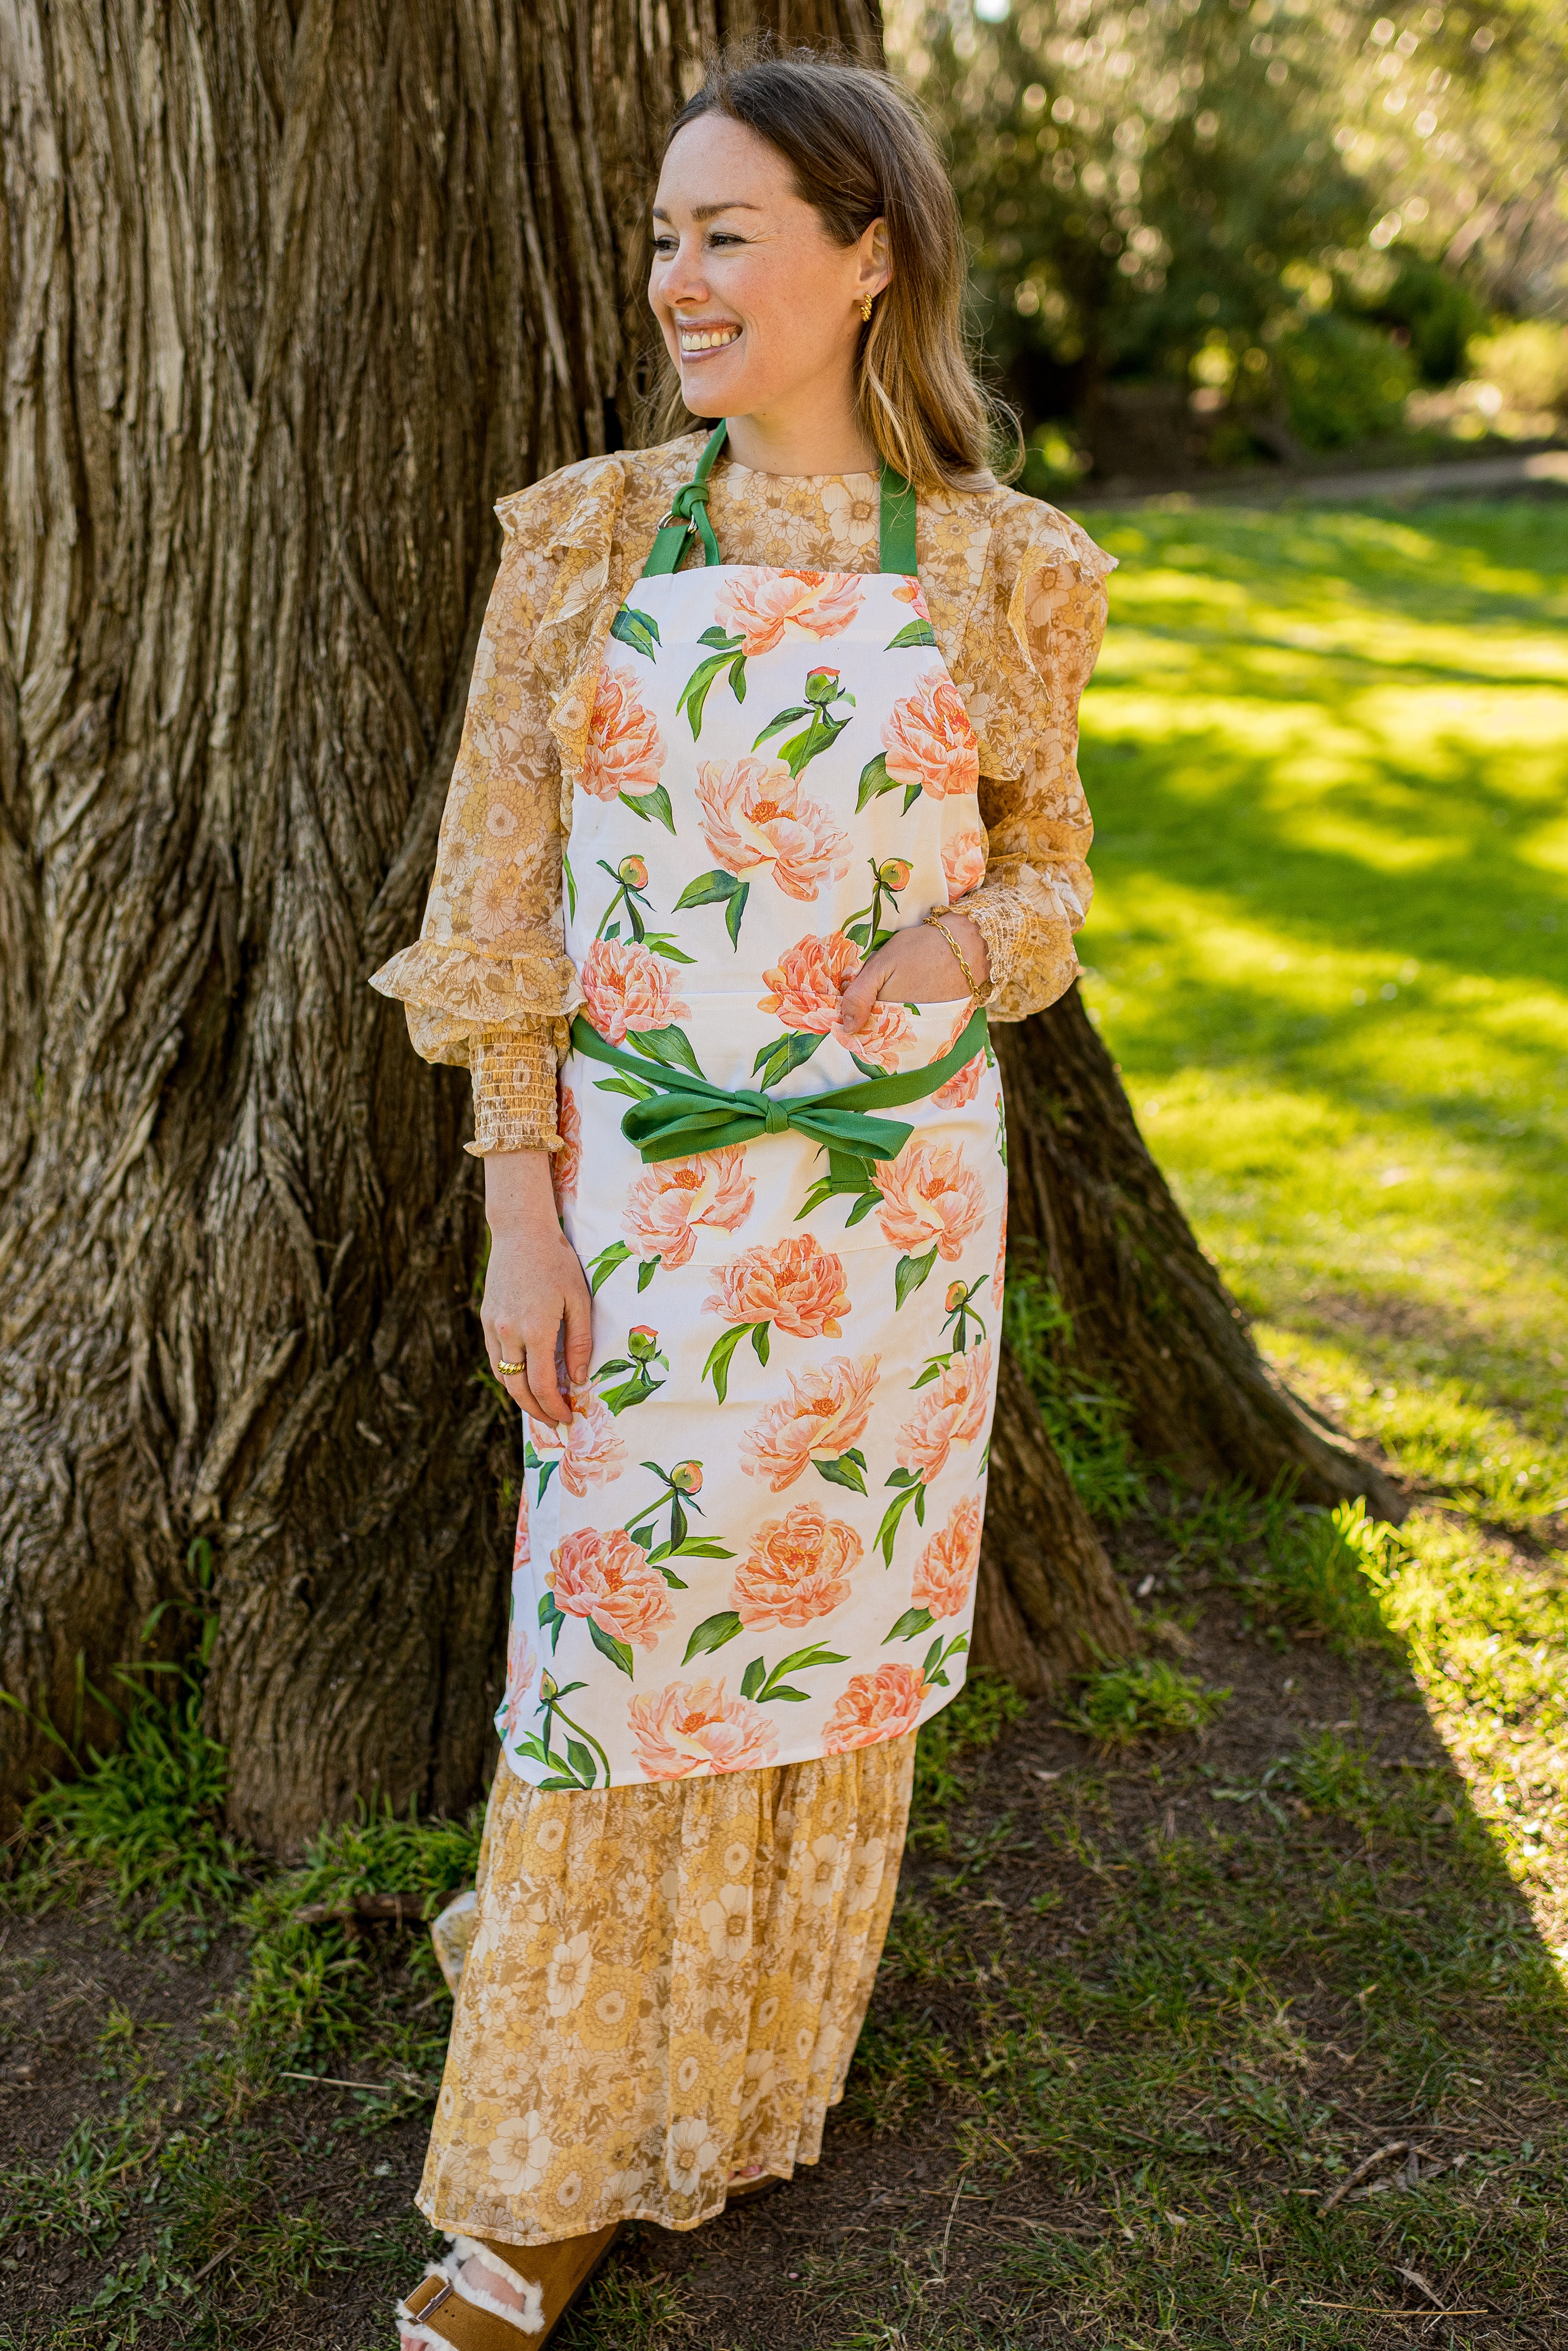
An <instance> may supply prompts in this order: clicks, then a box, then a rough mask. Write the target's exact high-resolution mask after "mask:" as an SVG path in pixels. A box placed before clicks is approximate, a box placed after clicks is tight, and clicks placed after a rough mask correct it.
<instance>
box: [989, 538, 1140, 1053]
mask: <svg viewBox="0 0 1568 2351" xmlns="http://www.w3.org/2000/svg"><path fill="white" fill-rule="evenodd" d="M1114 566H1115V559H1114V558H1113V556H1109V555H1107V554H1105V552H1104V551H1103V549H1101V548H1098V547H1096V546H1095V544H1094V542H1093V540H1092V538H1090V537H1089V536H1088V534H1087V532H1086V531H1083V530H1082V529H1080V528H1079V526H1078V525H1077V524H1076V523H1074V522H1072V521H1070V520H1069V518H1068V517H1067V516H1065V515H1061V514H1058V513H1057V512H1056V510H1055V509H1054V507H1048V506H1045V505H1042V504H1041V503H1040V501H1039V500H1038V499H1034V498H1028V497H1023V496H1019V495H1017V494H1016V493H1015V494H1012V495H1006V494H1004V495H1003V496H1001V497H999V498H998V508H997V512H996V515H995V518H994V520H993V525H992V529H991V535H990V543H989V546H988V550H987V557H986V566H985V572H984V575H983V578H982V580H981V583H980V587H979V590H978V593H977V596H976V598H975V600H974V602H973V604H972V605H971V606H970V608H969V612H968V619H967V628H966V630H965V636H964V644H963V649H962V652H961V653H960V655H959V658H958V662H957V664H956V682H957V684H958V685H959V688H960V691H961V692H962V693H963V695H964V700H965V705H966V707H967V710H968V713H969V716H970V719H971V721H972V723H973V725H974V726H975V730H976V732H977V735H978V737H979V738H980V815H981V819H982V821H983V822H984V824H985V826H986V831H987V835H988V849H987V857H986V878H985V881H984V882H983V883H981V885H980V887H979V888H978V889H977V890H976V891H974V892H972V893H970V895H969V896H968V897H967V898H966V899H965V900H964V901H963V902H962V903H963V910H964V912H965V914H967V915H968V916H969V917H970V918H971V920H972V921H973V922H974V923H975V925H976V926H977V929H978V930H979V932H980V934H981V935H982V936H983V938H984V939H985V942H986V948H987V953H988V956H989V959H990V969H991V988H990V997H989V1005H990V1009H991V1013H992V1016H993V1018H995V1019H1002V1020H1022V1019H1025V1018H1026V1017H1027V1016H1028V1015H1029V1014H1030V1013H1031V1012H1038V1011H1040V1010H1041V1009H1043V1008H1044V1007H1045V1006H1046V1005H1048V1004H1054V1002H1055V1001H1056V999H1057V998H1058V997H1059V996H1061V995H1062V994H1063V993H1064V992H1065V991H1066V989H1067V988H1069V987H1071V984H1072V982H1073V980H1074V978H1075V977H1077V973H1078V968H1079V966H1078V957H1077V955H1076V953H1075V952H1074V948H1073V934H1074V933H1075V932H1076V931H1077V930H1078V929H1079V927H1080V925H1082V921H1083V918H1084V916H1085V914H1087V913H1088V911H1089V901H1090V898H1091V896H1092V892H1093V882H1092V877H1091V875H1090V872H1089V866H1088V863H1087V859H1088V854H1089V844H1090V841H1091V839H1092V833H1093V826H1092V823H1091V820H1090V816H1089V807H1088V803H1087V801H1086V800H1085V799H1084V797H1083V788H1082V784H1081V783H1080V781H1079V778H1078V705H1079V701H1080V698H1081V696H1082V693H1083V689H1084V687H1085V686H1086V685H1087V684H1088V683H1089V678H1090V674H1091V672H1092V669H1093V667H1094V663H1095V659H1096V656H1097V655H1098V653H1099V651H1100V641H1101V639H1102V637H1103V634H1104V632H1105V614H1106V596H1105V579H1106V575H1107V574H1108V573H1109V572H1110V571H1112V570H1113V569H1114Z"/></svg>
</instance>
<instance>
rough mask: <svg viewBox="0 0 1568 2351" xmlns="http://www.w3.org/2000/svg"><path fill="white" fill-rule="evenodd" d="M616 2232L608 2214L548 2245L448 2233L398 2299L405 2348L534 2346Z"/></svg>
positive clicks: (517, 2349) (454, 2350)
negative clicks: (588, 2229) (603, 2225)
mask: <svg viewBox="0 0 1568 2351" xmlns="http://www.w3.org/2000/svg"><path fill="white" fill-rule="evenodd" d="M620 2233H621V2231H620V2227H619V2224H618V2223H614V2222H612V2224H611V2226H610V2227H609V2228H607V2229H598V2230H595V2231H594V2232H593V2234H592V2235H591V2236H589V2237H567V2238H564V2239H563V2240H562V2241H560V2242H559V2243H558V2244H553V2245H503V2244H500V2243H498V2242H497V2241H496V2240H495V2239H493V2238H489V2239H486V2238H483V2237H463V2236H458V2237H453V2238H450V2239H449V2240H448V2242H449V2244H450V2247H451V2250H450V2252H448V2253H447V2254H446V2257H445V2259H444V2260H443V2261H440V2262H431V2263H429V2265H428V2266H427V2268H426V2270H425V2273H424V2276H423V2278H422V2279H421V2281H420V2283H419V2284H418V2285H416V2286H415V2287H414V2289H413V2293H412V2294H409V2296H408V2297H407V2299H406V2301H403V2302H400V2303H399V2304H398V2305H397V2310H396V2317H397V2320H398V2323H399V2326H400V2328H401V2329H402V2335H401V2340H402V2346H403V2351H536V2346H540V2345H543V2344H544V2343H546V2342H548V2340H549V2336H550V2335H552V2334H553V2333H554V2332H555V2328H556V2324H557V2322H558V2320H559V2319H560V2318H562V2317H564V2315H565V2314H566V2312H567V2311H568V2310H569V2309H570V2306H571V2304H572V2303H573V2302H574V2301H575V2300H576V2298H577V2296H578V2294H580V2292H581V2290H582V2288H583V2287H584V2286H585V2285H586V2284H587V2283H588V2281H589V2279H590V2278H591V2276H592V2274H593V2273H594V2271H595V2270H596V2269H597V2268H598V2267H599V2264H600V2262H601V2261H602V2260H603V2258H604V2256H605V2254H606V2253H607V2252H609V2251H610V2248H611V2246H612V2244H613V2243H614V2241H615V2240H616V2238H617V2237H618V2236H619V2235H620ZM530 2272H531V2273H532V2274H531V2275H530V2274H529V2273H530Z"/></svg>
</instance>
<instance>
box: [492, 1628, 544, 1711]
mask: <svg viewBox="0 0 1568 2351" xmlns="http://www.w3.org/2000/svg"><path fill="white" fill-rule="evenodd" d="M538 1673H539V1661H538V1656H537V1655H536V1654H535V1650H534V1645H533V1643H532V1642H531V1641H530V1640H529V1638H528V1626H527V1625H525V1624H524V1623H523V1622H522V1619H521V1618H520V1617H519V1616H517V1614H515V1613H514V1614H513V1617H512V1629H511V1632H510V1634H509V1635H508V1636H507V1695H506V1697H505V1698H504V1699H503V1700H502V1703H501V1710H500V1712H499V1714H498V1715H497V1717H496V1728H497V1730H498V1731H499V1732H500V1734H501V1736H502V1738H503V1739H510V1738H512V1737H513V1736H514V1734H515V1733H516V1732H517V1730H518V1729H521V1727H522V1719H523V1707H524V1704H525V1703H526V1701H527V1700H528V1698H531V1697H532V1696H533V1689H534V1684H535V1682H536V1681H537V1680H538Z"/></svg>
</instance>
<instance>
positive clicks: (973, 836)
mask: <svg viewBox="0 0 1568 2351" xmlns="http://www.w3.org/2000/svg"><path fill="white" fill-rule="evenodd" d="M942 871H943V873H944V874H945V875H946V882H947V903H948V904H949V905H952V904H954V902H955V900H956V899H959V898H967V896H968V894H969V892H970V891H971V890H977V889H978V888H979V886H980V884H981V883H982V882H983V881H984V880H985V878H986V838H985V835H984V833H980V832H977V831H975V829H974V827H973V826H972V825H971V826H970V827H969V828H968V830H967V831H964V832H956V833H955V834H954V835H953V838H952V840H951V841H944V842H943V843H942Z"/></svg>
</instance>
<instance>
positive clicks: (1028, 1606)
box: [970, 1346, 1137, 1698]
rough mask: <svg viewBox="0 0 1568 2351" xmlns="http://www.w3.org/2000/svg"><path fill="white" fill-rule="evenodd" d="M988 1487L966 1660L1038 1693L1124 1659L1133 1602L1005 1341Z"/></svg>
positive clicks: (1132, 1630)
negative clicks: (1100, 1664)
mask: <svg viewBox="0 0 1568 2351" xmlns="http://www.w3.org/2000/svg"><path fill="white" fill-rule="evenodd" d="M988 1494H989V1499H988V1507H987V1510H986V1532H985V1540H984V1542H983V1544H982V1546H981V1552H980V1579H979V1583H978V1586H977V1591H976V1594H975V1630H974V1635H973V1638H972V1641H971V1644H970V1654H971V1657H972V1660H973V1662H974V1663H975V1664H976V1665H977V1666H988V1667H990V1669H991V1671H992V1672H993V1673H998V1674H1005V1675H1006V1677H1007V1678H1008V1679H1009V1681H1010V1682H1012V1683H1013V1684H1014V1685H1015V1687H1017V1688H1019V1689H1020V1690H1021V1691H1022V1692H1023V1694H1024V1696H1025V1697H1026V1698H1037V1697H1039V1696H1040V1693H1041V1692H1042V1691H1045V1690H1049V1689H1054V1688H1056V1687H1058V1685H1059V1684H1061V1682H1063V1681H1065V1680H1067V1679H1068V1678H1069V1677H1070V1676H1071V1675H1073V1674H1076V1673H1082V1672H1083V1671H1084V1670H1085V1668H1086V1667H1092V1666H1093V1665H1094V1664H1095V1663H1096V1662H1097V1661H1098V1660H1100V1659H1103V1658H1108V1657H1124V1656H1126V1655H1127V1654H1128V1652H1129V1650H1131V1649H1133V1648H1134V1647H1135V1646H1136V1645H1137V1628H1136V1625H1135V1624H1134V1617H1133V1610H1132V1604H1131V1603H1130V1601H1129V1600H1128V1598H1127V1594H1126V1593H1125V1591H1124V1588H1123V1586H1122V1585H1121V1584H1120V1583H1118V1582H1117V1580H1116V1577H1115V1576H1114V1574H1113V1573H1112V1569H1111V1562H1110V1561H1109V1560H1108V1559H1107V1558H1106V1556H1105V1552H1104V1547H1103V1544H1102V1543H1101V1541H1100V1538H1099V1536H1098V1535H1097V1534H1096V1533H1095V1531H1094V1529H1093V1526H1092V1523H1091V1521H1090V1518H1089V1513H1088V1511H1087V1510H1085V1509H1084V1507H1083V1505H1082V1502H1081V1501H1080V1500H1079V1499H1078V1496H1077V1495H1076V1493H1075V1492H1074V1491H1073V1489H1072V1482H1071V1479H1070V1478H1069V1477H1068V1475H1067V1472H1066V1470H1065V1469H1064V1468H1062V1466H1061V1457H1060V1456H1059V1454H1058V1453H1057V1450H1056V1447H1055V1446H1054V1445H1052V1443H1051V1439H1050V1437H1048V1436H1047V1435H1046V1433H1045V1427H1044V1425H1043V1423H1042V1422H1041V1420H1040V1408H1039V1406H1038V1405H1037V1404H1036V1403H1035V1400H1034V1397H1033V1396H1032V1395H1031V1394H1030V1387H1029V1383H1028V1381H1027V1380H1026V1379H1025V1378H1024V1375H1023V1374H1022V1372H1021V1371H1020V1370H1019V1362H1018V1358H1017V1356H1016V1355H1015V1354H1014V1353H1013V1352H1012V1349H1011V1348H1010V1347H1006V1346H1004V1347H1003V1349H1002V1351H1001V1367H1000V1373H999V1376H998V1381H997V1416H996V1420H995V1422H994V1423H993V1425H992V1428H991V1474H990V1481H989V1488H988Z"/></svg>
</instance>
